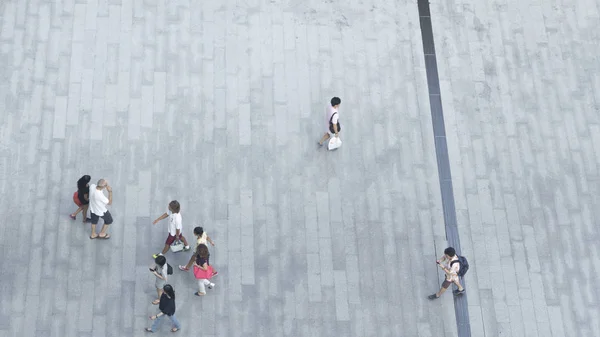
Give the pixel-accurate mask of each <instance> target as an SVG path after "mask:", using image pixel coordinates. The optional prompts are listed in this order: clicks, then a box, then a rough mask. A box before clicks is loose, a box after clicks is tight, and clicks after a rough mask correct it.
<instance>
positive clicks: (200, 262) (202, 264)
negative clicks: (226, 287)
mask: <svg viewBox="0 0 600 337" xmlns="http://www.w3.org/2000/svg"><path fill="white" fill-rule="evenodd" d="M209 258H210V254H209V253H208V247H206V245H205V244H203V243H201V244H199V245H198V248H196V261H195V264H194V265H195V266H196V267H198V268H200V269H202V270H204V271H206V270H208V267H209V266H210V262H209V261H208V259H209ZM213 275H215V274H214V273H213ZM214 286H215V284H214V283H212V282H210V281H209V279H205V278H200V279H198V291H197V292H195V293H194V295H196V296H204V295H206V289H205V287H208V289H212V288H213V287H214Z"/></svg>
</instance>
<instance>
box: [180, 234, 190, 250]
mask: <svg viewBox="0 0 600 337" xmlns="http://www.w3.org/2000/svg"><path fill="white" fill-rule="evenodd" d="M180 237H181V241H183V245H184V246H186V247H187V246H189V245H188V242H187V240H186V239H185V236H183V235H180Z"/></svg>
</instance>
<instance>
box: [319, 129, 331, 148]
mask: <svg viewBox="0 0 600 337" xmlns="http://www.w3.org/2000/svg"><path fill="white" fill-rule="evenodd" d="M329 138H331V135H329V132H325V134H324V135H323V137H321V140H320V141H319V144H321V145H323V143H324V142H325V141H326V140H328V139H329Z"/></svg>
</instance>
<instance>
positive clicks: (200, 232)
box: [179, 227, 218, 276]
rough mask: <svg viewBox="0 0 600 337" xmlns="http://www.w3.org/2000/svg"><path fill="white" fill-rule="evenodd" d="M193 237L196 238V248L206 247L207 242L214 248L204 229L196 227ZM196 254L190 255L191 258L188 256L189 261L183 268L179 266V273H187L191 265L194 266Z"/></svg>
mask: <svg viewBox="0 0 600 337" xmlns="http://www.w3.org/2000/svg"><path fill="white" fill-rule="evenodd" d="M194 235H195V236H196V247H198V245H199V244H203V245H207V241H208V242H210V244H211V245H212V246H213V247H214V246H215V243H214V242H213V240H212V239H211V238H210V236H208V235H207V234H206V232H205V231H204V229H203V228H202V227H196V228H194ZM207 246H208V245H207ZM197 254H198V252H195V253H194V254H192V256H190V261H189V262H188V263H187V265H185V266H179V270H181V271H189V270H190V267H191V266H192V264H194V261H195V260H196V255H197ZM217 274H218V273H217V272H215V273H214V274H213V276H214V275H217Z"/></svg>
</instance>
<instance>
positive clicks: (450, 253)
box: [444, 247, 456, 257]
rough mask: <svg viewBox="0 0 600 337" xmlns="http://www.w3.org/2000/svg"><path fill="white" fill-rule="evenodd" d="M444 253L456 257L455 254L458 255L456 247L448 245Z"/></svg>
mask: <svg viewBox="0 0 600 337" xmlns="http://www.w3.org/2000/svg"><path fill="white" fill-rule="evenodd" d="M444 254H446V255H448V256H450V257H454V255H456V251H455V250H454V248H452V247H448V248H446V249H444Z"/></svg>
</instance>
